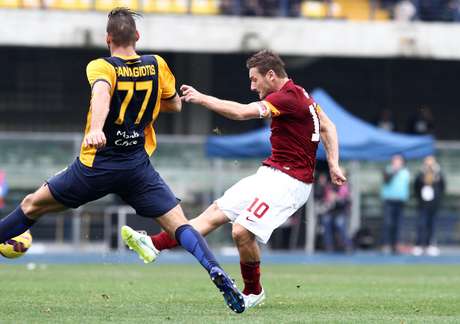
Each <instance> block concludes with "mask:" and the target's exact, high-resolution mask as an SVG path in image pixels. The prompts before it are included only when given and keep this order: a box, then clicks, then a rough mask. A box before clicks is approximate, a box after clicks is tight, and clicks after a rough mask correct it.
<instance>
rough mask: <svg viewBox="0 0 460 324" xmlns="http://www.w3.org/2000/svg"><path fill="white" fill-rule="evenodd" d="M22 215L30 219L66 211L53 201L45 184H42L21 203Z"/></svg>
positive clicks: (61, 205)
mask: <svg viewBox="0 0 460 324" xmlns="http://www.w3.org/2000/svg"><path fill="white" fill-rule="evenodd" d="M21 208H22V211H23V212H24V214H26V215H27V216H28V217H31V218H38V217H40V216H42V215H43V214H45V213H52V212H58V211H62V210H65V209H67V207H65V206H64V205H63V204H61V203H60V202H58V201H57V200H56V199H54V197H53V195H52V194H51V192H50V190H49V187H48V185H47V184H44V185H43V186H41V187H40V188H38V189H37V191H35V192H34V193H32V194H30V195H27V196H26V197H25V198H24V199H23V201H22V202H21Z"/></svg>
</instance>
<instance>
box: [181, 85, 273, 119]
mask: <svg viewBox="0 0 460 324" xmlns="http://www.w3.org/2000/svg"><path fill="white" fill-rule="evenodd" d="M180 90H181V92H182V97H181V99H182V100H183V101H185V102H190V103H194V104H197V105H201V106H203V107H206V108H208V109H209V110H212V111H214V112H216V113H218V114H220V115H222V116H224V117H227V118H229V119H234V120H247V119H254V118H263V117H264V115H263V111H264V109H263V108H264V107H263V104H262V103H260V102H252V103H250V104H240V103H238V102H235V101H229V100H222V99H219V98H216V97H213V96H208V95H205V94H203V93H201V92H199V91H198V90H196V89H195V88H193V87H192V86H189V85H182V86H181V87H180Z"/></svg>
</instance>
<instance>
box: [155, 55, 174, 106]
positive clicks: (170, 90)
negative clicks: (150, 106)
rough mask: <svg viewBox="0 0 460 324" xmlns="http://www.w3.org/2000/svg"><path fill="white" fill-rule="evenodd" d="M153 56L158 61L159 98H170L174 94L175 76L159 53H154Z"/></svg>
mask: <svg viewBox="0 0 460 324" xmlns="http://www.w3.org/2000/svg"><path fill="white" fill-rule="evenodd" d="M155 57H156V59H157V62H158V70H159V72H158V79H159V81H160V89H161V99H171V98H173V97H174V96H175V95H176V78H175V77H174V75H173V74H172V72H171V70H170V69H169V66H168V64H167V63H166V61H165V60H164V59H163V58H162V57H161V56H159V55H155Z"/></svg>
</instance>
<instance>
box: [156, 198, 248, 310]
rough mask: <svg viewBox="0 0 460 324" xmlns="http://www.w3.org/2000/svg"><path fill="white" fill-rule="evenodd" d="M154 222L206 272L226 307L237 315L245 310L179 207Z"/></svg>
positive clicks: (236, 290) (242, 301) (219, 267)
mask: <svg viewBox="0 0 460 324" xmlns="http://www.w3.org/2000/svg"><path fill="white" fill-rule="evenodd" d="M156 220H157V221H158V223H159V224H160V226H161V227H162V228H163V229H164V230H165V231H166V232H167V233H168V234H169V235H170V236H175V237H176V240H177V242H178V243H179V244H180V245H181V246H182V247H183V248H184V249H186V250H187V251H188V252H190V253H191V254H193V256H195V258H196V259H197V260H198V261H199V262H200V264H201V265H202V266H203V267H204V268H205V269H206V270H207V271H208V273H209V275H210V276H211V279H212V280H213V282H214V284H215V285H216V286H217V288H219V290H220V291H221V292H222V294H223V295H224V299H225V302H226V303H227V305H228V306H229V307H230V308H231V309H232V310H233V311H235V312H237V313H241V312H243V311H244V309H245V305H244V300H243V296H242V295H241V293H240V292H239V290H238V289H237V288H236V285H235V284H234V283H233V281H232V280H231V279H230V277H229V276H228V275H227V274H226V273H225V271H224V270H223V269H222V267H221V266H220V265H219V263H218V262H217V260H216V258H215V257H214V255H213V253H212V252H211V251H210V250H209V247H208V245H207V243H206V241H205V240H204V238H203V237H202V236H201V235H200V234H199V233H198V232H197V231H196V230H195V229H194V228H193V227H192V226H191V225H190V224H188V221H187V219H186V218H185V216H184V213H183V212H182V208H181V207H180V205H177V206H176V207H174V208H173V209H171V210H170V211H169V212H167V213H166V214H165V215H163V216H161V217H158V218H157V219H156Z"/></svg>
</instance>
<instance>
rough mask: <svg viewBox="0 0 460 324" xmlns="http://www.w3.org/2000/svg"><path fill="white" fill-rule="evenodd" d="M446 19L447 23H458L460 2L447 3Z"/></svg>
mask: <svg viewBox="0 0 460 324" xmlns="http://www.w3.org/2000/svg"><path fill="white" fill-rule="evenodd" d="M446 18H447V20H448V21H455V22H458V21H460V0H451V1H449V4H448V6H447V12H446Z"/></svg>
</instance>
